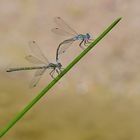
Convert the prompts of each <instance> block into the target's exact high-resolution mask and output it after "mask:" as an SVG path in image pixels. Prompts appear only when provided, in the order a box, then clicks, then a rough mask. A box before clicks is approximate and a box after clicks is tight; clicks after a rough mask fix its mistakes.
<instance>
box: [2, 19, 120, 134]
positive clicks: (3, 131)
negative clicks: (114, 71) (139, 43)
mask: <svg viewBox="0 0 140 140" xmlns="http://www.w3.org/2000/svg"><path fill="white" fill-rule="evenodd" d="M121 19H122V18H118V19H116V20H115V21H114V22H113V23H112V24H111V25H110V26H108V28H107V29H106V30H104V32H102V33H101V34H100V35H99V37H97V38H96V39H95V40H94V41H93V42H92V43H91V44H90V45H89V46H88V47H87V48H86V49H85V50H84V51H83V52H81V53H80V54H79V55H78V56H77V57H76V58H75V59H74V60H73V61H72V62H71V63H70V64H69V65H68V66H67V67H66V68H65V69H64V70H63V71H62V72H61V73H60V74H59V75H58V76H57V77H56V78H55V79H54V80H53V81H52V82H50V84H48V85H47V86H46V87H45V88H44V89H43V90H42V91H41V92H40V93H39V94H38V95H37V96H36V97H35V98H34V99H33V100H32V101H31V102H30V103H29V104H28V105H27V106H26V107H25V108H24V109H23V110H22V111H21V112H19V113H18V114H17V115H16V116H15V118H13V120H11V121H10V122H9V123H8V124H7V126H5V127H4V129H2V130H1V131H0V137H2V136H3V135H4V134H5V133H6V132H8V130H9V129H10V128H11V127H13V126H14V125H15V124H16V123H17V122H18V120H20V119H21V118H22V117H23V116H24V115H25V113H27V111H29V110H30V109H31V108H32V107H33V105H34V104H35V103H37V102H38V101H39V100H40V99H41V97H43V96H44V95H45V94H46V93H47V92H48V91H49V90H50V89H51V88H52V87H53V86H54V85H55V84H56V83H57V82H58V81H59V80H60V79H61V78H62V77H63V76H64V75H65V74H66V73H67V72H68V71H69V70H70V69H71V68H72V67H73V66H74V65H75V64H76V63H77V62H78V61H79V60H80V59H81V58H82V57H83V56H84V55H86V54H87V53H88V52H89V51H90V50H91V49H92V48H93V47H94V46H95V45H96V44H97V43H98V42H99V41H100V40H101V39H102V38H103V37H104V36H105V35H106V34H107V33H108V32H109V31H110V30H111V29H112V28H113V27H114V26H115V25H116V24H117V23H118V22H119V21H120V20H121Z"/></svg>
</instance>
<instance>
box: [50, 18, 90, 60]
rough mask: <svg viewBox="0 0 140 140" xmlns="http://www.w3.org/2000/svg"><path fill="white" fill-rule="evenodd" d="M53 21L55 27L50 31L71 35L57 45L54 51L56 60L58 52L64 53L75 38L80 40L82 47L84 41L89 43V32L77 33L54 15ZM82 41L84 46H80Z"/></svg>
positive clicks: (81, 43) (82, 47)
mask: <svg viewBox="0 0 140 140" xmlns="http://www.w3.org/2000/svg"><path fill="white" fill-rule="evenodd" d="M54 22H55V23H56V24H57V26H58V27H57V28H53V29H52V32H54V33H56V34H59V35H62V36H66V35H67V36H73V37H71V38H69V39H66V40H64V41H63V42H61V43H60V44H59V45H58V48H57V52H56V61H58V57H59V55H60V54H62V53H64V52H65V51H66V50H67V49H68V48H69V46H70V45H71V44H72V43H73V42H74V41H76V40H80V44H79V47H80V48H81V49H84V46H85V45H86V43H90V42H89V40H91V39H90V35H89V33H86V34H78V33H77V32H76V31H75V30H74V29H72V28H71V27H70V26H69V25H68V24H67V23H66V22H65V21H64V20H63V19H62V18H60V17H56V18H55V19H54ZM83 43H84V46H82V45H83Z"/></svg>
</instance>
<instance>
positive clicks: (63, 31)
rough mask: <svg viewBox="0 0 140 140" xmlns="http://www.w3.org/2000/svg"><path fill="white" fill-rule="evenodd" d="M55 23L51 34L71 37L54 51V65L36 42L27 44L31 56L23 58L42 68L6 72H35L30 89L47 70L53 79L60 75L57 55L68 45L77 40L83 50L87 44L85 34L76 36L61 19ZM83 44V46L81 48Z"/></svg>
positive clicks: (35, 67)
mask: <svg viewBox="0 0 140 140" xmlns="http://www.w3.org/2000/svg"><path fill="white" fill-rule="evenodd" d="M54 21H55V23H56V24H57V26H58V27H57V28H53V29H52V32H54V33H56V34H59V35H63V36H72V37H71V38H69V39H66V40H64V41H63V42H61V43H60V44H59V45H58V48H57V51H56V63H51V62H49V60H48V59H47V57H46V56H45V55H44V54H43V52H42V51H41V49H40V48H39V46H38V45H37V43H36V41H31V42H29V47H30V50H31V52H32V53H33V55H28V56H26V57H25V59H26V60H27V61H29V62H30V63H33V64H36V65H40V64H41V65H42V66H33V67H19V68H9V69H7V72H14V71H21V70H36V72H35V74H34V77H33V80H32V82H31V84H30V87H35V86H36V85H37V84H38V82H39V80H40V78H41V77H42V75H43V74H44V73H45V71H46V70H47V69H51V72H50V75H51V77H52V78H53V79H54V78H55V77H54V73H55V72H56V73H57V74H60V73H61V71H62V64H61V63H60V60H59V55H61V54H62V53H64V52H65V51H66V50H67V49H68V48H69V47H70V45H71V44H72V43H73V42H74V41H77V40H79V41H80V44H79V47H80V48H82V49H84V47H85V46H86V43H89V41H90V40H91V39H90V35H89V34H88V33H87V34H78V33H77V32H76V31H75V30H74V29H72V28H71V27H70V26H69V25H68V24H67V23H66V22H65V21H64V20H63V19H62V18H60V17H56V18H55V19H54ZM83 43H84V46H82V45H83Z"/></svg>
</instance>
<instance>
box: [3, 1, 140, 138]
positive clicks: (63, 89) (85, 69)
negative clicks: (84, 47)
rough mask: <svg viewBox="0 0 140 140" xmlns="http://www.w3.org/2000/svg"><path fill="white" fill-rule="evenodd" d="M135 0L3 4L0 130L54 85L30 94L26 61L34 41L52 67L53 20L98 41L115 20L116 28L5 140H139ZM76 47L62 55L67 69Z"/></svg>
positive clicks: (44, 79)
mask: <svg viewBox="0 0 140 140" xmlns="http://www.w3.org/2000/svg"><path fill="white" fill-rule="evenodd" d="M139 4H140V1H139V0H133V1H132V0H123V1H122V0H106V1H103V0H94V1H93V0H88V1H87V0H59V1H56V0H20V1H19V0H0V50H1V51H0V129H2V128H3V127H4V126H5V125H6V124H7V123H8V122H9V121H10V120H11V119H13V117H14V116H15V115H16V114H17V113H18V112H19V111H21V109H23V108H24V107H25V105H26V104H28V103H29V102H30V101H31V100H32V99H33V98H34V97H35V96H36V95H37V94H38V93H39V92H40V90H42V89H43V88H44V87H45V86H46V85H47V84H48V83H49V82H50V81H51V80H52V79H51V78H50V76H49V72H46V74H44V75H43V77H42V79H41V80H40V82H39V84H38V86H37V87H36V88H34V89H30V88H29V84H30V82H31V80H32V77H33V75H34V71H26V72H24V71H22V72H13V73H6V68H9V67H17V66H31V64H30V63H28V62H27V61H26V60H25V59H24V57H25V56H26V55H28V54H29V47H28V42H29V41H31V40H36V41H37V43H38V44H39V46H40V48H41V50H42V51H43V52H44V53H45V55H46V56H47V58H48V59H49V60H50V61H51V62H55V53H56V48H57V46H58V44H59V43H60V42H61V41H63V40H64V39H67V38H66V37H61V36H58V35H55V34H53V33H52V32H51V29H52V28H54V27H56V25H55V23H54V17H56V16H60V17H62V18H63V19H64V20H65V21H66V22H67V23H68V24H69V25H70V26H71V27H73V28H74V29H75V30H76V31H77V32H78V33H87V32H88V33H90V34H91V35H92V38H96V37H97V36H98V35H99V34H100V33H101V32H102V31H103V30H104V29H105V28H106V27H107V26H108V25H110V24H111V23H112V22H113V21H114V20H115V19H116V18H118V17H120V16H121V17H123V19H122V20H121V22H120V23H119V24H118V25H117V26H116V27H115V28H114V29H113V30H112V31H111V32H110V33H109V34H108V35H107V36H106V37H105V38H104V39H103V40H102V41H101V42H100V43H99V44H97V46H96V47H95V48H94V49H93V50H92V51H90V53H88V54H87V55H86V56H85V57H84V58H83V59H82V60H81V61H80V62H79V63H78V64H77V65H76V66H75V67H74V68H73V69H72V70H71V71H70V72H68V74H67V75H65V76H64V77H63V78H62V79H61V80H60V81H59V82H58V83H57V85H55V86H54V87H53V89H51V90H50V91H49V92H48V93H47V95H45V96H44V97H43V98H42V99H41V100H40V101H39V102H38V103H37V104H36V105H35V106H34V107H33V108H32V109H31V110H30V111H29V112H28V113H27V114H26V115H25V116H24V117H23V118H22V119H21V120H20V121H19V122H18V123H17V124H16V125H15V126H14V127H13V128H12V129H11V130H10V131H9V132H8V133H7V134H6V135H5V136H4V137H3V140H9V139H10V140H19V139H20V140H44V139H45V140H60V139H61V140H94V139H96V140H112V139H113V140H118V139H119V140H138V139H140V135H139V130H140V119H139V118H140V102H139V100H140V85H139V83H140V73H139V72H140V47H139V44H140V39H139V37H140V30H139V24H140V18H139V17H140V8H139ZM78 43H79V42H75V43H74V44H73V45H72V46H71V48H69V50H68V51H67V52H66V53H65V54H63V55H62V56H61V62H62V64H63V65H64V67H65V66H66V65H67V64H68V63H69V62H71V60H72V59H73V58H74V57H76V56H77V55H78V54H79V53H80V52H81V49H80V48H79V47H77V46H78Z"/></svg>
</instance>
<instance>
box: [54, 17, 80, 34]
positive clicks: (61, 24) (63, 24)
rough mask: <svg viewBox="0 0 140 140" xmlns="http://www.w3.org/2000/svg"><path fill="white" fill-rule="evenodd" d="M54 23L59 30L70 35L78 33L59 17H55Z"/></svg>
mask: <svg viewBox="0 0 140 140" xmlns="http://www.w3.org/2000/svg"><path fill="white" fill-rule="evenodd" d="M54 22H55V23H56V24H57V25H58V27H59V28H61V29H63V30H64V31H66V32H68V33H69V34H71V35H78V33H77V32H76V31H75V30H74V29H72V28H71V27H70V26H69V25H68V24H67V23H66V22H65V21H64V20H63V19H62V18H61V17H55V18H54Z"/></svg>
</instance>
